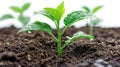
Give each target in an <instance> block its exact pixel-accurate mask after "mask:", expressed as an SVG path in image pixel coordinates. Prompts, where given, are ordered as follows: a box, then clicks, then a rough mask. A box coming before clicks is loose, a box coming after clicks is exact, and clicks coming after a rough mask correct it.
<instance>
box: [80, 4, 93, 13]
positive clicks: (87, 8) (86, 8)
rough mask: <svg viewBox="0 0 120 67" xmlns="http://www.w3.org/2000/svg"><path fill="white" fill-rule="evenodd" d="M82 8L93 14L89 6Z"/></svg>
mask: <svg viewBox="0 0 120 67" xmlns="http://www.w3.org/2000/svg"><path fill="white" fill-rule="evenodd" d="M82 8H83V9H84V10H85V11H87V12H89V13H90V12H91V11H90V9H89V7H87V6H83V7H82Z"/></svg>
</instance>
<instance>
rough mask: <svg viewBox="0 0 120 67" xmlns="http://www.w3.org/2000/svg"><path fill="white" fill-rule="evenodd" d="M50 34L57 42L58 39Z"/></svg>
mask: <svg viewBox="0 0 120 67" xmlns="http://www.w3.org/2000/svg"><path fill="white" fill-rule="evenodd" d="M49 34H50V35H51V36H52V37H53V39H54V40H55V41H57V38H56V37H55V36H54V35H53V34H52V33H49Z"/></svg>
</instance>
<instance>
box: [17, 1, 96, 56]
mask: <svg viewBox="0 0 120 67" xmlns="http://www.w3.org/2000/svg"><path fill="white" fill-rule="evenodd" d="M64 12H65V7H64V2H62V3H61V4H60V5H58V6H57V7H56V8H51V7H47V8H44V10H40V11H38V12H35V14H42V15H44V16H46V17H48V18H49V19H51V20H52V21H53V22H54V24H55V26H56V30H57V34H58V36H57V37H55V36H54V34H53V33H52V28H51V27H50V25H49V24H47V23H45V22H41V21H35V22H34V23H32V24H27V25H25V26H24V27H23V28H22V29H21V30H20V31H19V32H18V33H20V32H24V31H32V30H40V31H44V32H47V33H48V34H49V35H51V36H52V37H53V39H54V40H55V41H56V42H57V52H58V56H59V57H61V56H62V51H63V49H64V48H65V47H66V46H68V45H70V43H72V42H73V41H74V40H77V39H79V38H88V39H90V40H92V39H93V38H94V37H93V36H91V35H87V34H85V33H84V32H82V31H79V32H77V33H76V34H74V35H73V36H72V37H69V36H67V39H68V40H67V41H65V44H61V38H62V35H63V34H64V32H65V31H66V30H67V29H68V28H69V27H70V26H71V25H72V24H73V23H75V22H77V21H80V20H83V19H84V18H85V17H86V16H87V15H88V13H86V12H85V11H74V12H72V13H70V14H68V15H67V16H66V17H65V18H64V25H65V27H64V29H63V30H61V29H60V20H61V18H62V17H63V15H64Z"/></svg>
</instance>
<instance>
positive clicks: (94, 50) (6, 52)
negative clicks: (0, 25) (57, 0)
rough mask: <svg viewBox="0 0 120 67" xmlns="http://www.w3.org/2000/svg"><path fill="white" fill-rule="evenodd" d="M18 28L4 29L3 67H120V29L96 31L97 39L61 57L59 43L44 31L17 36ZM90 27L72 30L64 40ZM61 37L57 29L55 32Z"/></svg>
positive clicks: (67, 50) (1, 43) (75, 45)
mask: <svg viewBox="0 0 120 67" xmlns="http://www.w3.org/2000/svg"><path fill="white" fill-rule="evenodd" d="M18 30H19V29H16V28H14V27H10V28H4V29H0V67H120V28H100V27H96V28H95V30H94V36H95V39H94V40H92V41H90V40H88V39H78V40H76V41H74V42H72V43H71V44H70V45H69V46H67V47H66V48H65V49H64V50H63V54H62V57H58V55H57V44H56V42H55V41H54V40H53V39H52V38H51V36H50V35H48V34H47V33H44V32H41V31H33V32H32V33H27V32H23V33H20V34H16V33H17V32H18ZM77 31H84V32H85V33H88V28H87V27H82V28H75V27H70V28H69V29H68V30H67V31H66V32H65V34H64V35H63V37H62V43H64V42H65V40H66V36H72V35H73V34H74V33H76V32H77ZM53 32H54V34H55V36H56V37H57V34H56V30H54V31H53Z"/></svg>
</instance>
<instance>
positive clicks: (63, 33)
mask: <svg viewBox="0 0 120 67" xmlns="http://www.w3.org/2000/svg"><path fill="white" fill-rule="evenodd" d="M67 28H68V27H67V26H65V28H64V29H63V30H62V33H61V35H63V34H64V32H65V31H66V29H67Z"/></svg>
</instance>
